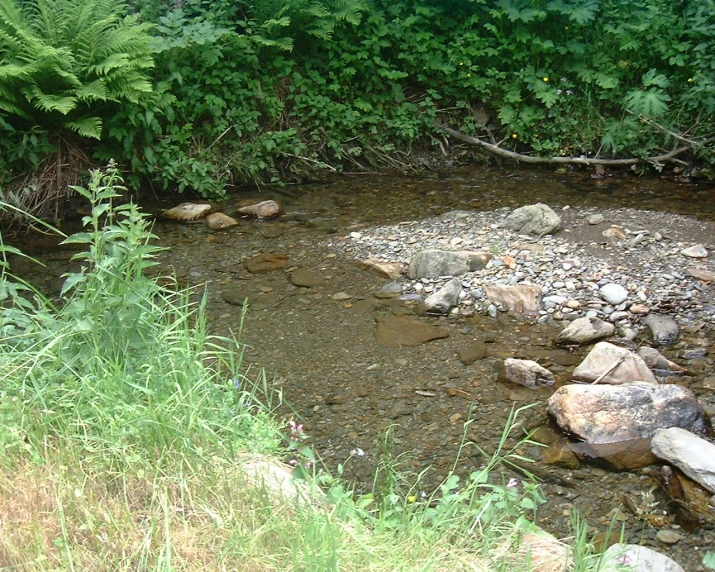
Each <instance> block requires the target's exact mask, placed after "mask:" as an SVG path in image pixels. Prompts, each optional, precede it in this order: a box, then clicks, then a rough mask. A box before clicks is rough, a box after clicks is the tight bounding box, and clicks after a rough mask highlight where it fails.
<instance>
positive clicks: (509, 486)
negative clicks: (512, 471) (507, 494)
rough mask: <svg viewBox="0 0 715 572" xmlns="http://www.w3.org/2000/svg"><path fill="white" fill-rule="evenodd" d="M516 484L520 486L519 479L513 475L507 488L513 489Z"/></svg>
mask: <svg viewBox="0 0 715 572" xmlns="http://www.w3.org/2000/svg"><path fill="white" fill-rule="evenodd" d="M516 486H519V481H517V480H516V479H515V478H513V477H512V478H511V479H509V482H508V483H507V484H506V488H508V489H513V488H514V487H516Z"/></svg>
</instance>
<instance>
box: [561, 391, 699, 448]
mask: <svg viewBox="0 0 715 572" xmlns="http://www.w3.org/2000/svg"><path fill="white" fill-rule="evenodd" d="M548 409H549V413H550V414H551V415H552V416H553V417H554V419H555V420H556V422H557V423H558V425H559V427H561V428H562V429H563V430H564V431H566V432H567V433H570V434H571V435H573V436H574V437H576V438H578V439H582V440H584V441H587V442H588V443H615V442H618V441H633V440H637V439H649V438H651V437H652V436H653V435H654V434H655V431H656V430H657V429H662V428H666V427H681V428H683V429H687V430H688V431H693V432H695V433H701V432H703V431H704V430H705V429H706V427H707V423H708V421H707V416H706V414H705V412H704V411H703V408H702V406H701V405H700V403H698V400H697V398H696V397H695V394H694V393H693V392H692V391H690V390H689V389H687V388H686V387H682V386H680V385H654V384H651V383H644V382H635V383H631V384H624V385H565V386H563V387H560V388H559V389H557V390H556V392H554V394H553V395H552V396H551V397H550V398H549V401H548Z"/></svg>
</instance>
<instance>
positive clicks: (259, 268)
mask: <svg viewBox="0 0 715 572" xmlns="http://www.w3.org/2000/svg"><path fill="white" fill-rule="evenodd" d="M287 263H288V257H287V256H286V255H285V254H277V253H264V254H258V255H256V256H254V257H253V258H249V259H248V260H246V262H245V264H246V269H247V270H248V271H249V272H251V273H253V274H258V273H259V272H271V271H272V270H279V269H280V268H283V267H284V266H285V265H286V264H287Z"/></svg>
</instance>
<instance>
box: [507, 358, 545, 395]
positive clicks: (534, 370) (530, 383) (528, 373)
mask: <svg viewBox="0 0 715 572" xmlns="http://www.w3.org/2000/svg"><path fill="white" fill-rule="evenodd" d="M502 377H503V378H504V379H505V380H506V381H511V382H512V383H518V384H519V385H523V386H524V387H530V388H532V389H535V388H537V387H543V386H545V385H553V384H554V374H553V373H551V372H550V371H549V370H548V369H546V368H545V367H542V366H540V365H539V364H538V363H536V362H535V361H533V360H530V359H514V358H507V359H505V360H504V369H503V372H502Z"/></svg>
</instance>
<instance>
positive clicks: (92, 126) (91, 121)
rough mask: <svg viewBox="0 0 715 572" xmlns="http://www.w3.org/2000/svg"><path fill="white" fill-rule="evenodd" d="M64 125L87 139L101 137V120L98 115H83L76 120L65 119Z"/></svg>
mask: <svg viewBox="0 0 715 572" xmlns="http://www.w3.org/2000/svg"><path fill="white" fill-rule="evenodd" d="M65 127H67V128H68V129H70V130H71V131H74V132H75V133H77V135H80V136H81V137H87V138H89V139H101V137H102V120H101V119H100V118H99V117H84V118H82V119H80V120H78V121H67V122H65Z"/></svg>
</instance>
